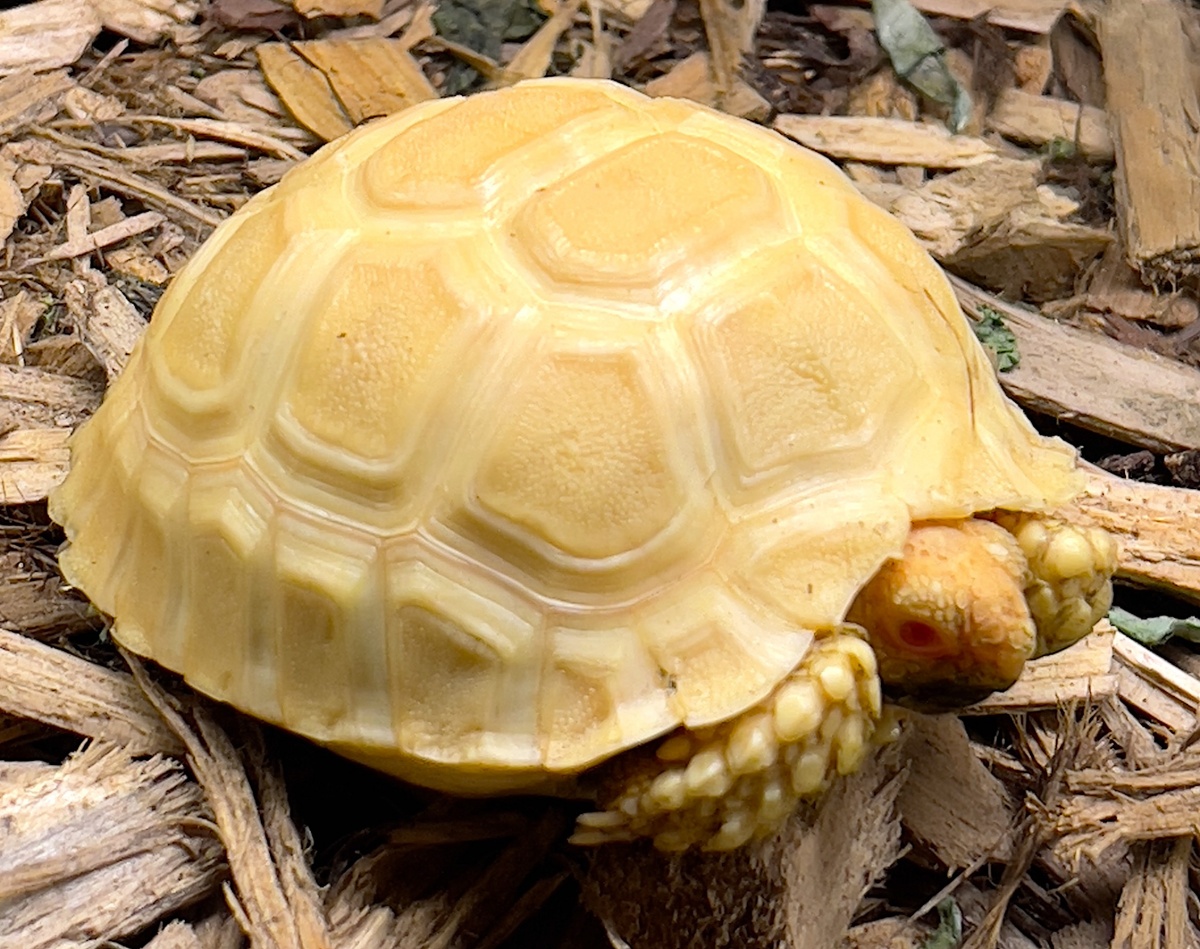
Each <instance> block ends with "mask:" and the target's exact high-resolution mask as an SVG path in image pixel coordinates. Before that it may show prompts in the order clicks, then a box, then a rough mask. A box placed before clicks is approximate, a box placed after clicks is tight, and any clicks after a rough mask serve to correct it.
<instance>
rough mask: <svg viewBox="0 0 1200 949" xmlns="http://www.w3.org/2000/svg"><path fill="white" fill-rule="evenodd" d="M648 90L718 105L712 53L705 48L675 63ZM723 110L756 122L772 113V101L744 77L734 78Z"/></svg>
mask: <svg viewBox="0 0 1200 949" xmlns="http://www.w3.org/2000/svg"><path fill="white" fill-rule="evenodd" d="M645 91H646V94H647V95H649V96H673V97H675V98H679V99H691V100H692V101H693V102H699V103H701V104H702V105H707V106H709V107H710V108H716V107H717V103H718V92H717V87H716V84H715V83H714V82H713V76H712V69H711V67H710V61H709V56H708V53H706V52H704V51H703V50H701V51H700V52H698V53H693V54H692V55H691V56H689V57H688V58H687V59H685V60H683V61H682V62H679V63H676V64H675V65H674V66H672V67H671V70H670V71H669V72H667V73H664V74H663V75H661V76H657V77H656V78H654V79H652V80H650V82H648V83H646V89H645ZM721 109H722V111H724V112H728V113H730V114H731V115H739V116H741V117H742V118H746V119H753V120H755V121H765V120H766V118H767V116H768V115H770V114H771V106H770V103H768V102H767V100H766V99H764V98H763V97H762V96H760V95H759V94H758V93H757V92H756V91H755V90H754V89H753V88H752V87H751V86H750V85H749V84H747V83H746V82H744V81H742V80H741V79H735V80H734V83H733V89H732V90H731V91H730V92H729V93H727V94H726V95H725V97H724V101H723V103H722V105H721Z"/></svg>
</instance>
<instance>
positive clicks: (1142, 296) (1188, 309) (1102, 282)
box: [1044, 241, 1200, 329]
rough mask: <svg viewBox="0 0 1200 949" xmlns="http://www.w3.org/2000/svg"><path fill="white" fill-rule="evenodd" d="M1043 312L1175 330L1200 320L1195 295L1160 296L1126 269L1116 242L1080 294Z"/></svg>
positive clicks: (1048, 307)
mask: <svg viewBox="0 0 1200 949" xmlns="http://www.w3.org/2000/svg"><path fill="white" fill-rule="evenodd" d="M1044 310H1045V312H1046V315H1047V316H1053V317H1056V318H1057V317H1060V316H1061V317H1064V318H1067V319H1071V318H1075V319H1077V320H1084V321H1086V320H1087V319H1088V318H1089V315H1091V314H1095V315H1096V316H1097V317H1099V318H1101V319H1102V318H1103V316H1104V315H1109V314H1111V315H1113V316H1117V317H1120V318H1121V319H1125V320H1138V321H1140V322H1146V323H1153V324H1154V325H1155V326H1160V327H1163V328H1166V329H1179V328H1181V327H1184V326H1188V325H1190V324H1192V323H1194V322H1196V320H1197V319H1200V301H1198V300H1197V299H1196V297H1195V296H1193V295H1192V294H1189V293H1187V292H1185V291H1180V292H1176V293H1160V292H1158V291H1156V290H1153V289H1152V288H1150V287H1148V286H1147V285H1146V284H1145V282H1144V281H1143V280H1142V278H1141V275H1140V274H1139V273H1138V272H1137V271H1136V270H1134V269H1133V268H1132V267H1131V266H1129V261H1128V260H1126V259H1125V252H1124V251H1123V250H1122V249H1121V246H1120V244H1119V243H1118V242H1116V241H1114V242H1113V243H1112V244H1110V245H1109V247H1108V250H1106V251H1105V252H1104V254H1103V255H1102V256H1101V258H1100V260H1099V261H1098V262H1097V263H1096V265H1095V266H1094V267H1092V268H1091V270H1089V271H1088V273H1087V275H1086V277H1085V280H1084V285H1083V287H1082V292H1081V293H1079V294H1077V295H1074V296H1070V297H1065V298H1063V299H1061V300H1056V301H1054V302H1053V303H1048V304H1047V305H1046V306H1045V307H1044ZM1084 325H1086V323H1085V324H1084Z"/></svg>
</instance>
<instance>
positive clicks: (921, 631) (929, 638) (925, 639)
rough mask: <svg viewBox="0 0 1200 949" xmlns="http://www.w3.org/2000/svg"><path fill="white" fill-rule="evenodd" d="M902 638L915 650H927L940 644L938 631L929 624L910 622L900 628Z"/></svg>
mask: <svg viewBox="0 0 1200 949" xmlns="http://www.w3.org/2000/svg"><path fill="white" fill-rule="evenodd" d="M900 638H901V640H903V641H904V644H905V645H907V646H911V647H912V648H914V649H927V648H928V647H930V646H932V645H934V644H935V643H936V642H938V634H937V630H936V629H934V628H933V627H932V626H930V625H929V624H928V623H918V622H915V621H910V622H907V623H904V624H902V625H901V627H900Z"/></svg>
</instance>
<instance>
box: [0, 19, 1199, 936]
mask: <svg viewBox="0 0 1200 949" xmlns="http://www.w3.org/2000/svg"><path fill="white" fill-rule="evenodd" d="M887 7H888V4H887V2H886V0H883V2H881V0H876V5H875V8H874V10H873V9H872V8H870V7H869V6H866V5H864V4H862V3H860V2H856V0H840V2H833V3H827V4H812V5H808V6H802V5H799V4H792V5H785V4H781V5H779V6H778V7H777V8H776V7H772V8H771V9H765V5H764V4H762V3H758V2H744V0H595V2H589V0H560V2H558V3H557V5H556V4H555V2H554V0H540V2H535V0H486V2H479V0H476V2H467V0H442V2H441V3H439V4H435V3H433V2H431V0H293V2H291V3H286V2H283V0H211V2H202V0H38V2H34V3H28V4H25V5H23V6H15V7H8V8H6V9H4V10H3V11H0V240H2V241H3V250H4V254H3V260H2V262H0V580H2V581H3V582H0V949H73V947H80V949H82V947H95V946H110V945H115V946H131V947H132V946H148V947H153V949H237V947H242V946H248V945H249V946H254V947H263V949H268V947H269V949H326V947H328V949H351V947H355V949H357V947H364V949H366V947H404V949H418V947H446V949H459V947H461V949H501V947H517V946H521V947H524V946H537V947H541V946H545V947H583V949H586V947H603V946H614V947H622V946H630V947H633V949H643V947H645V949H659V947H662V949H667V947H683V946H706V947H722V946H729V947H748V949H753V947H775V946H789V947H794V949H810V947H811V949H823V947H827V946H828V947H843V949H884V947H887V949H908V947H918V946H929V947H949V946H953V945H958V944H960V943H959V942H958V941H957V938H956V936H955V934H954V929H955V926H954V922H955V919H956V918H957V919H958V920H960V922H961V928H962V931H963V937H962V938H963V940H964V941H963V942H962V943H961V944H962V945H966V946H970V947H975V949H978V947H985V946H999V947H1004V949H1031V947H1052V949H1094V947H1101V946H1111V947H1113V949H1152V947H1163V949H1185V947H1195V946H1197V945H1200V901H1198V896H1200V872H1198V869H1200V865H1198V863H1197V854H1196V850H1195V838H1196V835H1197V832H1198V829H1200V816H1198V815H1200V743H1197V742H1196V740H1195V739H1196V737H1197V735H1198V734H1200V728H1198V722H1200V718H1198V711H1200V657H1198V656H1197V654H1196V652H1195V650H1194V648H1193V647H1191V646H1190V645H1188V644H1186V643H1183V644H1180V643H1179V642H1177V641H1172V642H1170V643H1168V644H1167V645H1165V646H1161V647H1156V648H1155V649H1153V650H1152V649H1150V648H1147V647H1146V646H1143V645H1140V644H1139V643H1138V642H1135V641H1134V640H1133V639H1130V638H1129V637H1127V636H1126V635H1124V634H1123V633H1119V632H1115V631H1114V630H1113V629H1112V628H1111V627H1109V626H1108V625H1107V624H1102V628H1101V630H1100V631H1098V632H1097V634H1096V635H1094V636H1093V637H1091V638H1089V639H1088V640H1085V641H1084V642H1082V643H1080V644H1078V645H1077V646H1076V647H1073V648H1072V649H1070V650H1068V651H1067V652H1065V653H1063V654H1061V655H1059V656H1056V657H1051V658H1048V659H1045V660H1040V661H1038V662H1036V663H1034V664H1033V665H1032V667H1031V668H1030V669H1029V670H1028V671H1027V673H1026V675H1025V676H1024V677H1023V678H1022V680H1021V681H1020V682H1019V683H1018V685H1017V686H1016V687H1014V689H1012V690H1011V691H1010V692H1008V693H1005V694H1004V695H1000V696H993V697H992V698H991V699H989V700H988V701H987V702H985V703H982V704H981V705H979V706H977V707H974V708H971V709H968V710H967V711H966V713H965V714H963V715H962V716H942V717H936V718H935V717H923V716H910V717H909V718H908V719H907V720H906V721H905V723H904V727H903V728H902V729H901V731H900V736H899V738H898V739H897V740H896V741H895V742H894V743H892V744H890V745H889V746H887V747H885V748H883V749H881V751H880V753H879V754H878V755H877V756H876V757H875V758H874V759H873V760H872V762H871V763H870V764H869V765H868V766H867V767H866V768H865V769H864V770H863V771H862V772H861V773H860V774H857V775H854V776H852V777H851V778H849V779H846V780H845V781H843V782H842V783H840V784H839V785H838V786H837V787H836V788H835V789H834V790H833V791H832V792H831V793H830V794H829V795H828V797H827V798H825V799H824V800H823V801H822V802H821V803H820V805H818V806H817V807H815V808H813V809H812V810H811V811H810V812H807V813H804V814H801V815H798V816H797V817H796V819H795V820H793V821H792V823H791V824H790V825H789V826H788V827H787V828H786V829H785V831H784V832H783V833H782V834H781V835H780V836H779V837H778V838H777V839H774V840H772V841H770V842H768V843H766V844H764V845H761V846H756V847H752V848H747V849H745V850H743V851H740V852H737V853H734V854H729V855H720V856H715V855H704V854H692V855H687V856H683V857H670V858H668V857H665V856H663V855H660V854H657V853H655V852H652V851H651V850H650V849H648V848H646V847H640V846H610V847H605V848H601V849H598V850H596V851H585V850H580V849H577V848H572V847H570V846H568V845H566V844H565V843H564V840H565V837H566V835H567V833H568V832H569V828H570V825H571V820H572V811H571V808H570V806H569V805H567V804H565V803H562V802H556V801H542V800H525V799H502V800H495V801H483V802H479V801H460V800H453V799H449V798H445V797H441V796H439V795H435V794H431V793H426V792H423V791H421V790H419V789H414V788H408V787H404V786H401V785H399V784H397V783H396V782H393V781H390V780H387V779H385V778H382V777H380V776H378V775H375V774H372V773H370V772H368V771H366V770H364V769H362V768H359V767H357V766H355V765H352V764H349V763H346V762H343V761H341V760H340V759H337V758H335V757H333V756H332V755H329V754H327V753H325V752H323V751H321V750H319V749H315V748H312V747H310V746H309V745H307V744H306V743H304V742H302V741H299V740H298V739H295V738H293V737H291V736H288V735H285V734H282V733H279V732H276V731H274V730H272V729H266V728H263V727H261V726H259V725H257V724H255V723H253V722H250V721H247V720H245V719H244V718H242V717H240V716H237V715H235V714H233V713H232V712H231V711H230V710H228V709H226V708H222V707H218V706H215V705H213V704H212V703H208V702H205V701H203V700H201V699H199V698H198V697H196V696H195V695H194V694H192V693H191V692H190V691H189V690H188V689H187V688H186V687H184V686H182V685H181V684H180V683H179V681H178V680H176V679H174V678H173V677H171V676H168V675H165V674H163V673H162V672H161V670H158V669H156V668H154V667H144V666H143V665H142V664H140V663H139V662H137V661H136V660H134V659H132V657H126V656H124V655H123V654H121V653H120V652H119V651H118V650H117V648H116V647H115V646H114V644H113V643H112V642H111V641H110V640H109V639H108V637H107V636H106V634H105V630H104V625H103V622H102V620H101V618H100V617H98V616H96V615H95V614H94V613H93V612H91V611H90V610H89V608H88V606H87V604H86V603H85V602H84V601H83V600H81V599H80V598H79V597H78V596H77V595H76V594H74V593H73V592H72V591H71V590H69V589H66V588H65V587H64V585H63V583H62V581H61V580H60V578H59V576H58V574H57V571H56V568H55V561H54V557H55V551H56V547H57V545H58V544H59V543H60V542H61V539H62V538H61V534H60V532H59V531H58V530H57V528H56V527H54V526H53V525H52V524H51V523H50V522H49V520H48V518H47V515H46V510H45V501H44V499H45V497H46V494H47V492H48V491H49V490H50V488H51V487H53V486H54V485H55V484H56V483H57V482H58V481H59V480H60V479H61V477H62V476H63V473H64V471H65V468H66V465H67V460H68V459H67V449H66V440H67V436H68V434H69V433H70V431H71V430H72V428H73V427H74V426H75V425H77V424H78V423H79V422H80V421H81V420H83V419H84V418H86V417H87V416H88V415H89V414H90V413H91V412H92V411H93V410H94V409H95V408H96V406H97V405H98V404H99V401H100V399H101V398H102V395H103V392H104V389H105V386H106V384H107V383H108V381H110V380H111V379H112V378H113V377H114V376H115V375H116V374H117V373H118V372H119V371H120V369H121V367H122V366H123V364H124V361H125V359H126V358H127V356H128V354H129V352H130V349H131V347H132V345H133V343H134V341H135V340H136V339H137V338H138V335H139V334H140V332H141V331H142V329H143V328H144V326H145V323H146V321H147V319H148V318H149V315H150V313H151V311H152V309H153V307H154V304H155V301H156V300H157V299H158V297H159V295H160V294H161V292H162V289H163V287H164V286H165V284H166V283H167V282H168V281H169V280H170V279H171V276H172V275H173V274H174V273H176V272H177V271H178V270H179V268H180V267H181V266H182V265H183V264H184V262H186V261H187V260H188V259H189V257H190V256H191V255H192V254H193V253H194V252H195V250H196V249H197V248H198V247H199V245H200V244H201V243H202V242H203V240H204V239H205V238H206V236H207V235H208V234H209V233H210V232H211V231H212V229H213V227H214V226H215V225H216V224H217V223H218V222H220V221H221V220H222V219H223V218H224V217H226V216H227V215H228V214H230V213H231V212H233V211H235V210H236V209H237V208H238V207H240V206H241V205H242V204H243V203H244V202H245V201H246V200H248V199H249V197H250V196H251V195H253V194H254V193H255V192H256V191H259V190H261V189H262V188H264V187H267V186H269V185H270V184H272V183H274V182H276V181H278V180H279V178H280V177H281V176H282V175H283V174H284V173H285V172H286V171H287V170H288V169H289V168H291V167H293V166H294V165H295V164H296V163H298V162H300V161H302V160H303V159H304V157H305V156H306V155H308V154H310V153H311V152H312V151H313V150H315V149H316V148H317V147H318V146H319V145H320V144H321V143H322V142H324V141H326V140H329V139H331V138H334V137H336V136H337V135H340V134H341V133H343V132H345V131H346V130H348V129H350V128H352V127H354V126H355V125H357V124H359V123H361V122H363V121H366V120H368V119H370V118H372V117H374V116H378V115H383V114H387V113H390V112H394V111H396V110H398V109H402V108H404V107H405V106H406V105H408V104H410V103H413V102H417V101H421V100H423V99H427V98H432V97H436V96H441V95H448V94H456V93H459V92H465V91H472V90H474V89H477V88H480V87H482V86H483V85H485V84H492V85H495V84H505V83H509V82H513V81H515V80H517V79H520V78H523V77H530V76H541V75H546V74H573V75H580V76H605V77H608V76H611V77H614V78H617V79H620V80H621V81H624V82H627V83H630V84H632V85H635V86H637V87H639V88H643V89H645V90H647V91H649V92H650V93H652V94H658V95H683V96H687V97H690V98H694V99H697V100H699V101H703V102H706V103H708V104H710V105H715V106H717V107H719V108H722V109H725V110H726V111H729V112H732V113H735V114H738V115H741V116H744V117H748V118H750V119H752V120H754V121H758V122H762V123H764V124H766V125H769V126H771V127H773V128H775V129H777V130H778V131H780V132H781V133H783V134H784V135H787V136H789V137H791V138H794V139H795V140H797V141H800V142H802V143H804V144H806V145H808V146H810V147H812V148H815V149H817V150H819V151H822V152H824V153H825V154H827V155H829V156H830V157H832V158H834V159H835V160H836V161H837V162H839V163H840V164H841V165H842V167H843V168H844V169H845V170H846V172H847V173H848V174H849V175H850V177H851V178H852V179H853V180H854V182H855V183H856V184H857V185H858V186H859V187H860V188H861V189H862V191H863V192H864V193H865V194H866V195H867V196H868V197H870V198H871V199H872V200H873V201H875V202H877V203H878V204H880V205H881V206H883V207H885V208H887V209H888V210H889V211H891V212H892V213H894V214H895V215H897V216H898V217H899V218H900V219H901V220H902V221H904V222H905V223H906V224H907V225H908V226H909V227H910V228H911V229H912V230H913V231H914V232H915V233H916V234H917V236H918V237H919V239H920V240H921V241H922V242H923V243H924V244H925V245H926V246H927V247H928V249H929V250H930V252H931V253H933V254H934V256H935V257H936V258H937V259H938V260H939V261H940V262H941V263H942V264H943V265H944V266H945V267H946V268H947V269H948V270H949V271H950V272H951V273H952V274H953V278H954V282H955V287H956V290H957V291H958V293H959V295H960V299H961V301H962V303H963V306H964V308H965V309H966V311H967V313H968V314H969V315H970V316H971V317H972V318H973V319H975V320H977V321H979V322H980V323H981V324H984V323H986V324H992V325H994V324H995V323H996V322H997V321H998V322H1000V323H1002V324H1003V325H1004V326H1006V327H1007V328H1008V330H1009V331H1011V333H1012V334H1013V337H1014V338H1015V348H1016V352H1017V354H1018V355H1019V362H1018V363H1017V365H1016V366H1015V367H1012V368H1010V369H1009V371H1005V372H1002V373H1001V376H1000V378H1001V381H1002V383H1003V385H1004V386H1005V388H1006V389H1007V391H1008V392H1009V393H1010V395H1012V396H1013V398H1014V399H1016V400H1017V401H1018V402H1019V403H1020V404H1022V405H1023V406H1024V407H1025V408H1026V409H1027V410H1028V411H1029V412H1030V414H1031V415H1032V417H1033V418H1034V419H1035V421H1036V423H1037V424H1038V425H1039V426H1040V427H1042V428H1043V429H1044V430H1045V431H1047V432H1051V433H1054V434H1059V435H1062V436H1063V437H1065V438H1067V439H1069V440H1071V441H1073V442H1075V443H1076V444H1077V445H1079V446H1080V448H1081V450H1082V452H1083V454H1084V456H1085V457H1086V458H1087V459H1088V460H1089V461H1090V462H1091V463H1092V464H1091V466H1090V467H1089V477H1090V479H1091V480H1090V486H1089V490H1088V491H1087V493H1086V494H1085V495H1084V497H1082V498H1081V499H1080V500H1079V501H1078V502H1076V504H1075V505H1074V507H1073V508H1072V509H1071V510H1070V511H1069V512H1067V513H1068V514H1069V516H1071V517H1073V518H1076V519H1078V520H1080V521H1082V522H1088V523H1096V524H1101V525H1103V526H1104V527H1106V528H1107V529H1109V530H1111V531H1113V533H1114V534H1116V535H1117V536H1118V537H1119V538H1120V540H1121V543H1122V546H1123V552H1122V565H1121V580H1122V585H1121V587H1120V589H1119V591H1118V603H1119V604H1120V605H1122V606H1125V607H1126V608H1127V609H1129V610H1131V611H1132V612H1134V613H1138V614H1142V615H1144V614H1175V615H1180V616H1186V615H1187V614H1188V613H1189V612H1191V611H1194V610H1195V609H1196V606H1195V604H1196V603H1198V602H1200V493H1197V491H1196V490H1194V489H1195V488H1196V487H1197V486H1200V368H1197V367H1198V366H1200V319H1197V317H1198V316H1200V296H1198V293H1197V290H1198V283H1200V122H1198V119H1197V117H1198V116H1200V102H1198V97H1197V89H1198V88H1200V66H1198V65H1197V64H1198V63H1200V15H1198V13H1197V10H1196V8H1195V7H1194V6H1188V5H1186V4H1184V3H1182V2H1179V0H1107V2H1104V3H1100V2H1094V0H999V3H998V4H992V3H991V2H990V0H988V2H985V0H920V2H919V3H918V4H917V7H918V8H919V9H921V10H922V11H923V12H924V13H925V14H926V16H927V18H928V20H929V22H930V23H931V24H932V26H933V28H934V30H935V31H936V36H937V37H938V39H939V41H940V44H941V47H940V51H934V52H932V53H931V54H930V55H929V56H926V57H923V64H924V65H923V66H921V68H929V69H933V70H934V71H935V72H936V73H937V74H938V75H939V76H942V77H943V78H945V77H946V76H950V77H953V78H954V79H956V80H957V81H958V82H959V83H960V85H961V87H962V88H964V89H967V90H969V92H970V96H971V98H970V105H969V108H966V109H965V110H963V111H962V112H961V113H955V112H954V111H953V109H952V107H951V106H950V105H948V104H947V101H946V100H945V99H943V100H942V101H940V102H939V101H934V99H931V98H929V97H927V96H926V95H924V94H922V93H918V92H917V91H915V90H914V88H913V86H912V85H910V84H909V83H908V82H906V81H905V80H904V79H902V78H901V77H899V76H898V75H897V73H896V71H895V69H894V67H893V66H892V64H891V60H890V59H889V56H888V54H887V52H885V50H884V49H883V48H882V47H881V44H880V39H879V34H878V32H877V30H876V20H875V14H876V13H879V15H880V16H883V15H884V13H883V12H881V11H884V10H885V8H887ZM892 9H893V10H894V9H895V5H894V4H893V5H892ZM916 69H917V66H913V71H912V72H911V73H910V76H909V77H908V78H910V79H912V80H913V81H917V78H918V77H917V76H916V74H915V71H916ZM958 101H959V104H960V105H961V104H964V101H965V100H958ZM951 120H956V121H958V122H960V123H961V127H960V128H959V130H958V132H957V133H956V134H951V133H950V132H949V131H948V130H947V122H948V121H951ZM1012 345H1013V343H1012V342H1011V341H1010V342H1009V343H1007V344H1006V345H1005V346H1004V347H1002V348H1008V349H1011V347H1012ZM1000 358H1001V357H998V361H999V360H1000Z"/></svg>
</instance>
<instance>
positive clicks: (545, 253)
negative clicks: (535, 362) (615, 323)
mask: <svg viewBox="0 0 1200 949" xmlns="http://www.w3.org/2000/svg"><path fill="white" fill-rule="evenodd" d="M616 194H620V195H621V200H614V195H616ZM780 207H781V205H780V202H779V201H778V200H777V198H776V195H775V188H774V185H773V182H772V180H771V176H770V175H769V174H767V173H766V172H765V171H764V170H763V169H762V168H760V167H759V166H757V165H755V164H754V163H753V162H750V161H747V160H746V159H744V158H742V157H740V156H738V155H737V154H735V153H734V152H732V151H730V150H729V149H727V148H723V147H721V146H719V145H716V144H714V143H712V142H710V141H706V140H704V139H699V138H693V137H691V136H687V135H681V134H678V133H675V132H662V133H659V134H657V135H653V136H648V137H645V138H642V139H639V140H637V141H635V142H632V143H630V144H628V145H626V146H624V147H622V148H618V149H617V150H615V151H613V152H610V153H609V154H607V155H604V156H603V157H600V158H598V159H596V160H594V161H592V162H590V163H588V164H587V165H585V166H584V167H583V168H581V169H579V170H577V171H575V172H574V173H573V174H570V175H567V176H566V177H564V178H561V179H560V180H559V181H557V182H555V183H554V184H552V185H549V186H547V187H546V188H544V189H542V190H540V191H539V192H537V193H536V194H534V195H533V196H532V197H531V198H530V200H529V201H528V203H527V204H526V205H525V207H524V209H523V210H522V211H521V213H520V214H519V215H518V216H517V218H516V220H515V222H514V226H513V228H512V234H511V238H510V239H511V240H512V241H514V242H515V243H516V244H517V245H518V246H519V247H520V248H521V249H522V251H524V253H525V254H527V255H529V256H530V257H531V258H532V259H533V260H534V261H535V262H536V265H537V266H538V267H539V268H540V269H541V270H542V271H543V272H544V274H545V276H546V279H547V280H549V281H550V282H552V283H557V284H559V285H564V286H572V287H575V286H579V285H581V284H583V285H589V284H590V285H601V286H603V287H604V288H605V289H604V290H603V291H601V292H604V293H611V292H613V291H614V290H615V289H616V288H653V287H655V286H657V284H658V283H659V282H660V281H662V280H663V278H664V276H665V275H666V273H667V271H668V269H669V268H670V267H671V266H672V265H673V264H676V263H678V262H680V261H682V260H688V261H689V263H690V264H691V265H692V266H694V265H695V262H696V261H695V258H696V257H697V255H698V254H701V253H703V252H704V251H705V250H706V249H707V247H708V246H711V244H712V243H713V241H714V238H715V239H716V240H717V241H718V242H719V243H720V244H721V245H722V249H723V250H724V251H725V252H726V253H728V252H729V251H730V250H733V249H735V248H736V246H737V242H738V238H737V232H738V230H739V226H742V225H748V224H749V223H750V222H754V224H755V225H756V226H757V227H759V228H768V227H770V226H771V225H772V223H774V224H775V225H776V226H777V227H782V224H783V221H782V215H781V214H780Z"/></svg>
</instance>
